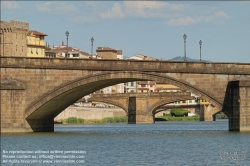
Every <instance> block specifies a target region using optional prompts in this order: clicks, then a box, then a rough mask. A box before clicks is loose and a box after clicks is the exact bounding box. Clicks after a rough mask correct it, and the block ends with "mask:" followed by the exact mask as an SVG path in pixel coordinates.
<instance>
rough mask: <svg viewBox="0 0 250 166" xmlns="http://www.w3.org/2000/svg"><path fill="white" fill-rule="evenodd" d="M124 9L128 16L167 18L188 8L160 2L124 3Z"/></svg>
mask: <svg viewBox="0 0 250 166" xmlns="http://www.w3.org/2000/svg"><path fill="white" fill-rule="evenodd" d="M123 8H124V12H125V14H126V16H132V17H141V18H166V17H169V15H172V14H173V13H171V12H174V11H175V12H177V11H180V10H184V9H185V8H188V6H187V5H183V4H170V3H167V2H160V1H124V3H123Z"/></svg>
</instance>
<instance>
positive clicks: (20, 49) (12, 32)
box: [0, 20, 29, 56]
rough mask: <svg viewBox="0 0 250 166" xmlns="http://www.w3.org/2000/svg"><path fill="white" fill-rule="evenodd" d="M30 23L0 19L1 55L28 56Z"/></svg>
mask: <svg viewBox="0 0 250 166" xmlns="http://www.w3.org/2000/svg"><path fill="white" fill-rule="evenodd" d="M28 31H29V23H27V22H21V21H14V20H11V21H10V22H9V23H8V22H6V21H0V56H26V55H27V41H26V36H27V33H28Z"/></svg>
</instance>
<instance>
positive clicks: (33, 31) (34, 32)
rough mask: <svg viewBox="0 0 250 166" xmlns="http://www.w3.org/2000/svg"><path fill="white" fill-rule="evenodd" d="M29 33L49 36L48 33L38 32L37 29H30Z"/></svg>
mask: <svg viewBox="0 0 250 166" xmlns="http://www.w3.org/2000/svg"><path fill="white" fill-rule="evenodd" d="M28 35H40V36H48V35H46V34H45V33H42V32H38V31H35V30H29V32H28Z"/></svg>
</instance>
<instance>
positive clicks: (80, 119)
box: [66, 117, 84, 124]
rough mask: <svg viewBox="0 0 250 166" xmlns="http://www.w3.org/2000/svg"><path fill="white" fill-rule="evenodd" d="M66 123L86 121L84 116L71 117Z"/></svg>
mask: <svg viewBox="0 0 250 166" xmlns="http://www.w3.org/2000/svg"><path fill="white" fill-rule="evenodd" d="M66 123H69V124H76V123H84V120H83V119H82V118H77V117H69V118H68V119H67V120H66Z"/></svg>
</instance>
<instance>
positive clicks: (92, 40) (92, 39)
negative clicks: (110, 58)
mask: <svg viewBox="0 0 250 166" xmlns="http://www.w3.org/2000/svg"><path fill="white" fill-rule="evenodd" d="M90 41H91V56H93V42H94V38H93V37H92V38H91V39H90Z"/></svg>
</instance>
